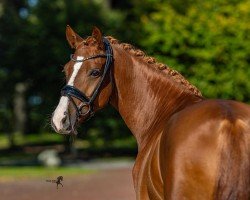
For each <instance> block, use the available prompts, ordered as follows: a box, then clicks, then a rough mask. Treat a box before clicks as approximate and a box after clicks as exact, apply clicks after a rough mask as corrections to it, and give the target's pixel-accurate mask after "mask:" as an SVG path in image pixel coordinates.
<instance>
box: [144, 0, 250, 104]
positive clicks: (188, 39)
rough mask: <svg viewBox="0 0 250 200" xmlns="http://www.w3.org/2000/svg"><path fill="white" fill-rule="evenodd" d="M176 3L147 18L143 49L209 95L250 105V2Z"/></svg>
mask: <svg viewBox="0 0 250 200" xmlns="http://www.w3.org/2000/svg"><path fill="white" fill-rule="evenodd" d="M175 2H176V3H173V2H172V1H171V2H170V1H169V2H167V1H166V2H165V3H160V2H159V3H156V4H154V7H155V11H153V12H152V13H150V15H143V16H142V23H143V25H144V26H143V27H144V29H145V31H146V34H145V37H144V38H143V39H142V40H141V41H140V42H141V45H142V46H143V47H145V48H146V49H147V51H148V52H149V53H150V54H153V55H155V56H156V57H158V58H159V60H161V61H163V62H164V63H167V64H168V65H170V66H173V68H176V69H177V70H178V71H180V72H181V73H182V74H183V75H184V76H185V77H187V78H188V79H189V80H190V81H191V82H192V83H193V84H194V85H196V86H197V87H198V88H199V89H200V90H201V91H202V93H203V94H204V96H205V97H208V98H225V99H236V100H239V101H245V102H249V101H250V93H249V91H250V81H249V78H250V66H249V61H250V23H249V21H250V2H249V1H247V0H239V1H222V0H209V1H198V0H196V1H188V6H187V7H183V4H177V1H175ZM184 5H185V4H184Z"/></svg>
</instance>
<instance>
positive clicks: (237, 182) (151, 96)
mask: <svg viewBox="0 0 250 200" xmlns="http://www.w3.org/2000/svg"><path fill="white" fill-rule="evenodd" d="M66 38H67V40H68V42H69V44H70V46H71V47H72V48H74V49H75V52H74V54H73V55H72V56H71V59H70V61H69V62H68V63H67V64H66V65H65V67H64V71H65V75H66V80H67V85H66V86H65V87H64V88H63V89H62V91H61V94H62V97H61V99H60V102H59V104H58V106H57V108H56V110H55V111H54V113H53V116H52V126H53V128H54V129H55V131H56V132H58V133H62V134H77V132H76V126H77V125H78V124H80V123H82V122H84V121H86V120H87V119H88V118H89V117H91V116H92V115H93V114H94V113H95V112H96V111H97V110H99V109H102V108H103V107H104V106H106V105H107V104H109V103H110V104H111V105H112V106H114V107H115V108H116V109H117V110H118V112H119V113H120V115H121V116H122V118H123V119H124V121H125V123H126V125H127V126H128V127H129V129H130V130H131V132H132V133H133V135H134V137H135V138H136V140H137V143H138V155H137V158H136V162H135V165H134V168H133V181H134V188H135V191H136V199H138V200H147V199H155V200H158V199H173V200H181V199H188V200H189V199H190V200H191V199H192V200H193V199H194V200H209V199H221V200H236V199H239V200H249V199H250V106H248V105H246V104H243V103H240V102H236V101H231V100H208V99H205V98H204V97H203V96H202V95H201V93H200V91H199V90H198V89H197V88H196V87H194V86H193V85H191V84H190V83H189V82H188V81H187V80H186V79H184V77H183V76H181V75H180V74H179V73H178V72H176V71H174V70H172V69H170V68H169V67H167V66H165V65H164V64H161V63H157V62H156V61H155V59H154V58H151V57H147V56H146V55H145V54H144V53H143V52H142V51H140V50H136V49H135V48H133V47H132V46H131V45H129V44H123V43H119V42H118V41H117V40H116V39H114V38H112V37H103V36H102V34H101V32H100V30H99V29H98V28H96V27H95V28H94V29H93V32H92V35H91V36H90V37H88V38H86V39H82V38H81V37H80V36H79V35H77V34H76V33H75V32H74V31H73V30H72V29H71V28H70V27H69V26H67V28H66Z"/></svg>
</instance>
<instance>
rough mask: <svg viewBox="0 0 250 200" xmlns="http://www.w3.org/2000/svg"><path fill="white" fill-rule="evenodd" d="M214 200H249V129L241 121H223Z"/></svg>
mask: <svg viewBox="0 0 250 200" xmlns="http://www.w3.org/2000/svg"><path fill="white" fill-rule="evenodd" d="M221 130H222V132H221V136H222V137H221V140H220V143H221V144H222V146H221V148H222V149H221V156H220V164H219V172H218V173H219V174H218V180H217V183H216V190H215V193H214V197H215V198H214V199H216V200H250V128H249V126H248V125H247V124H246V123H245V122H244V121H243V120H239V119H238V120H236V121H234V122H230V121H229V120H227V121H225V123H224V124H223V125H222V129H221Z"/></svg>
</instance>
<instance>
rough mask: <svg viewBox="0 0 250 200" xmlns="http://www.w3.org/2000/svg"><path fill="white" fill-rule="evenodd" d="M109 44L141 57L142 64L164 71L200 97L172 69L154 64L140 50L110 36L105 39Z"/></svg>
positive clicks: (195, 90)
mask: <svg viewBox="0 0 250 200" xmlns="http://www.w3.org/2000/svg"><path fill="white" fill-rule="evenodd" d="M106 38H107V39H108V40H109V41H110V43H111V44H119V45H121V46H122V48H123V49H124V50H126V51H127V52H129V53H130V54H131V55H133V56H136V57H141V58H142V59H143V61H144V62H146V63H148V64H150V65H151V66H152V67H155V68H157V69H158V70H161V71H164V72H165V73H167V74H168V75H169V76H170V77H171V78H172V79H173V80H174V81H175V82H177V83H179V84H180V85H182V86H184V88H186V89H187V90H188V91H189V92H191V93H192V94H194V95H196V96H199V97H202V94H201V92H200V91H199V90H198V89H197V88H196V87H195V86H194V85H192V84H191V83H189V82H188V81H187V80H186V79H185V78H184V77H183V76H182V75H181V74H180V73H179V72H177V71H176V70H174V69H171V68H170V67H169V66H167V65H165V64H163V63H159V62H156V59H155V58H153V57H150V56H147V55H146V54H145V53H144V52H143V51H142V50H139V49H136V48H135V47H134V46H133V45H131V44H127V43H120V42H119V41H118V40H117V39H115V38H113V37H112V36H107V37H106Z"/></svg>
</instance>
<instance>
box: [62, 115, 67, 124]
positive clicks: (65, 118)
mask: <svg viewBox="0 0 250 200" xmlns="http://www.w3.org/2000/svg"><path fill="white" fill-rule="evenodd" d="M66 120H67V116H66V115H65V116H64V117H63V118H62V123H63V124H64V123H65V122H66Z"/></svg>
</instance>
